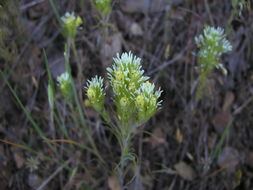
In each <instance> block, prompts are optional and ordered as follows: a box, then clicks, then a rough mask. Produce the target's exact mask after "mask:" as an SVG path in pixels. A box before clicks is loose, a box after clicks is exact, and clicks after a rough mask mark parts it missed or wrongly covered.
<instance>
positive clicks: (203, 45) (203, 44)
mask: <svg viewBox="0 0 253 190" xmlns="http://www.w3.org/2000/svg"><path fill="white" fill-rule="evenodd" d="M195 42H196V44H197V47H198V48H199V51H198V53H197V56H198V62H199V64H200V84H199V88H198V91H197V98H198V99H199V98H200V97H201V95H202V91H203V89H204V88H205V85H206V79H207V75H208V74H209V73H210V72H211V71H212V70H213V69H214V68H218V69H221V70H222V71H223V73H224V74H225V75H226V74H227V70H226V69H225V67H224V66H223V64H221V62H220V58H221V55H222V54H224V53H227V52H229V51H231V50H232V45H231V44H230V42H229V41H228V40H227V39H226V35H225V34H224V29H222V28H220V27H217V28H215V27H210V26H206V27H205V28H204V31H203V34H200V35H199V36H198V37H195Z"/></svg>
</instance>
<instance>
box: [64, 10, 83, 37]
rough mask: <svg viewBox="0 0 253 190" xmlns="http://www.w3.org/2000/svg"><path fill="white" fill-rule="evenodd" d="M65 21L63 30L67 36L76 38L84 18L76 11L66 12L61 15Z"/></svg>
mask: <svg viewBox="0 0 253 190" xmlns="http://www.w3.org/2000/svg"><path fill="white" fill-rule="evenodd" d="M61 20H62V22H63V32H64V34H65V35H66V36H67V37H71V38H74V37H75V35H76V31H77V29H78V28H79V27H80V25H81V24H82V19H81V17H79V16H75V14H74V12H72V13H68V12H67V13H66V14H65V15H64V16H62V17H61Z"/></svg>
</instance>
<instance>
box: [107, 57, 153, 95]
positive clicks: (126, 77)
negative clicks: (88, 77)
mask: <svg viewBox="0 0 253 190" xmlns="http://www.w3.org/2000/svg"><path fill="white" fill-rule="evenodd" d="M113 60H114V65H113V66H112V68H107V71H108V77H109V80H110V82H111V85H112V88H113V91H114V93H115V96H125V97H129V98H133V97H135V91H136V90H137V89H138V88H139V87H140V85H141V84H142V83H143V82H145V81H146V80H148V79H149V77H145V76H143V73H144V71H143V70H142V68H141V59H140V58H137V57H136V56H133V54H132V53H131V52H129V53H123V54H122V55H121V56H120V55H119V54H117V57H116V58H113Z"/></svg>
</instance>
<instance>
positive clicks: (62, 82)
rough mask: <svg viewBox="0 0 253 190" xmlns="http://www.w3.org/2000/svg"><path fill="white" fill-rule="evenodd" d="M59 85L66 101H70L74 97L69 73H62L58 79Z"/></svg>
mask: <svg viewBox="0 0 253 190" xmlns="http://www.w3.org/2000/svg"><path fill="white" fill-rule="evenodd" d="M57 81H58V85H59V87H60V90H61V93H62V95H63V96H64V98H66V99H70V98H71V97H72V90H71V78H70V75H69V73H68V72H65V73H62V74H61V75H60V76H58V77H57Z"/></svg>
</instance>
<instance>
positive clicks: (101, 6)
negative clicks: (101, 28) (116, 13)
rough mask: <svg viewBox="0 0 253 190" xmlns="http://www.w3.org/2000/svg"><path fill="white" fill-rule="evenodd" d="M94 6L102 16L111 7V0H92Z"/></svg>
mask: <svg viewBox="0 0 253 190" xmlns="http://www.w3.org/2000/svg"><path fill="white" fill-rule="evenodd" d="M94 5H95V8H96V9H97V11H98V12H100V13H101V14H102V15H103V16H106V15H107V13H108V12H109V11H110V9H111V0H94Z"/></svg>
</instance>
